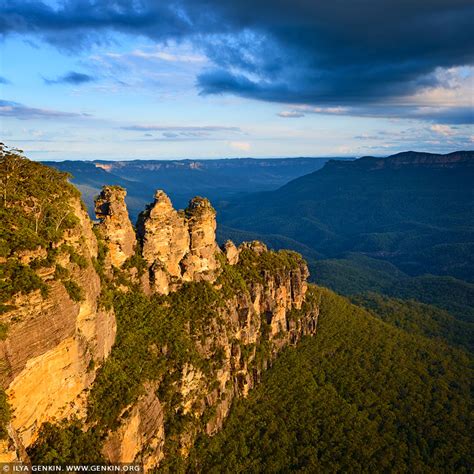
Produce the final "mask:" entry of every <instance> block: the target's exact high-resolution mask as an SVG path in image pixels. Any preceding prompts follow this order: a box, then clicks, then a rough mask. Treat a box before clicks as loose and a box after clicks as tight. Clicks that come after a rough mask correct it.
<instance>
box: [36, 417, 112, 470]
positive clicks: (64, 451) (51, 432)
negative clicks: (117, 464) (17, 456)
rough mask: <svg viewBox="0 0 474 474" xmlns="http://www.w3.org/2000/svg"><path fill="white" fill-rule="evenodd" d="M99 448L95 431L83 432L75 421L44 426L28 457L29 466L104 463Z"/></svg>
mask: <svg viewBox="0 0 474 474" xmlns="http://www.w3.org/2000/svg"><path fill="white" fill-rule="evenodd" d="M101 445H102V440H101V439H100V437H99V435H98V433H97V430H94V429H91V430H89V431H84V430H83V426H82V424H81V423H80V422H79V421H72V422H62V423H61V424H59V425H53V424H51V423H45V424H44V425H43V426H42V428H41V431H40V434H39V438H38V440H37V441H36V443H35V444H33V446H31V447H30V448H29V449H28V455H29V457H30V459H31V462H32V463H33V464H52V465H61V464H98V463H104V462H105V459H104V458H103V456H102V453H101V452H100V447H101Z"/></svg>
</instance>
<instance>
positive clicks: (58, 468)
mask: <svg viewBox="0 0 474 474" xmlns="http://www.w3.org/2000/svg"><path fill="white" fill-rule="evenodd" d="M12 472H15V473H22V472H71V473H73V472H97V473H100V472H105V473H107V472H130V473H133V474H135V473H142V472H143V466H142V465H141V464H133V463H132V464H126V463H119V464H62V465H55V464H26V463H0V474H2V473H12Z"/></svg>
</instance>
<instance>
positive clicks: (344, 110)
mask: <svg viewBox="0 0 474 474" xmlns="http://www.w3.org/2000/svg"><path fill="white" fill-rule="evenodd" d="M293 112H294V113H295V114H301V115H300V116H304V115H311V114H321V115H345V116H350V117H367V118H387V119H412V120H420V121H427V122H435V123H439V124H452V125H462V124H472V123H473V122H474V109H473V108H472V107H471V106H470V105H468V104H467V105H464V106H448V107H445V106H441V107H439V106H435V105H430V106H417V105H415V104H413V105H406V104H403V105H397V104H391V105H390V104H388V105H385V104H369V105H357V106H348V107H313V106H310V105H301V106H297V107H295V109H294V110H290V111H289V113H293Z"/></svg>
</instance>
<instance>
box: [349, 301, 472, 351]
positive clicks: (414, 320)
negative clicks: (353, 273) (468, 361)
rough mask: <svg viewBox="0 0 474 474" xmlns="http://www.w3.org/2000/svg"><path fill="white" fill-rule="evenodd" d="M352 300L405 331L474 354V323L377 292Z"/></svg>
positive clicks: (421, 304) (445, 312)
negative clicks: (461, 348)
mask: <svg viewBox="0 0 474 474" xmlns="http://www.w3.org/2000/svg"><path fill="white" fill-rule="evenodd" d="M352 301H353V302H354V303H355V304H357V305H358V306H364V307H365V308H367V309H368V310H370V311H371V313H372V314H373V315H374V316H376V317H379V318H381V319H382V320H383V321H386V322H388V323H390V324H392V325H393V326H396V327H399V328H402V329H404V330H405V331H408V332H411V333H414V334H418V335H423V336H427V337H431V338H442V339H444V340H445V341H446V342H447V343H449V344H450V345H457V346H461V347H464V348H466V349H467V350H469V351H471V352H473V351H474V324H472V323H467V322H464V321H459V320H457V319H456V318H454V317H453V316H451V315H450V314H449V313H448V312H447V311H445V310H442V309H439V308H437V307H435V306H431V305H427V304H423V303H419V302H418V301H415V300H401V299H396V298H389V297H387V296H383V295H379V294H376V293H365V294H363V295H357V296H354V297H353V298H352Z"/></svg>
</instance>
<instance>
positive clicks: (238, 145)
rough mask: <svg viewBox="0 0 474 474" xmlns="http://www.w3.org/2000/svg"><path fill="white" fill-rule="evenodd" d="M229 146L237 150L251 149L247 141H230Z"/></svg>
mask: <svg viewBox="0 0 474 474" xmlns="http://www.w3.org/2000/svg"><path fill="white" fill-rule="evenodd" d="M229 146H230V147H231V148H235V149H236V150H241V151H249V150H250V143H247V142H230V143H229Z"/></svg>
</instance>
